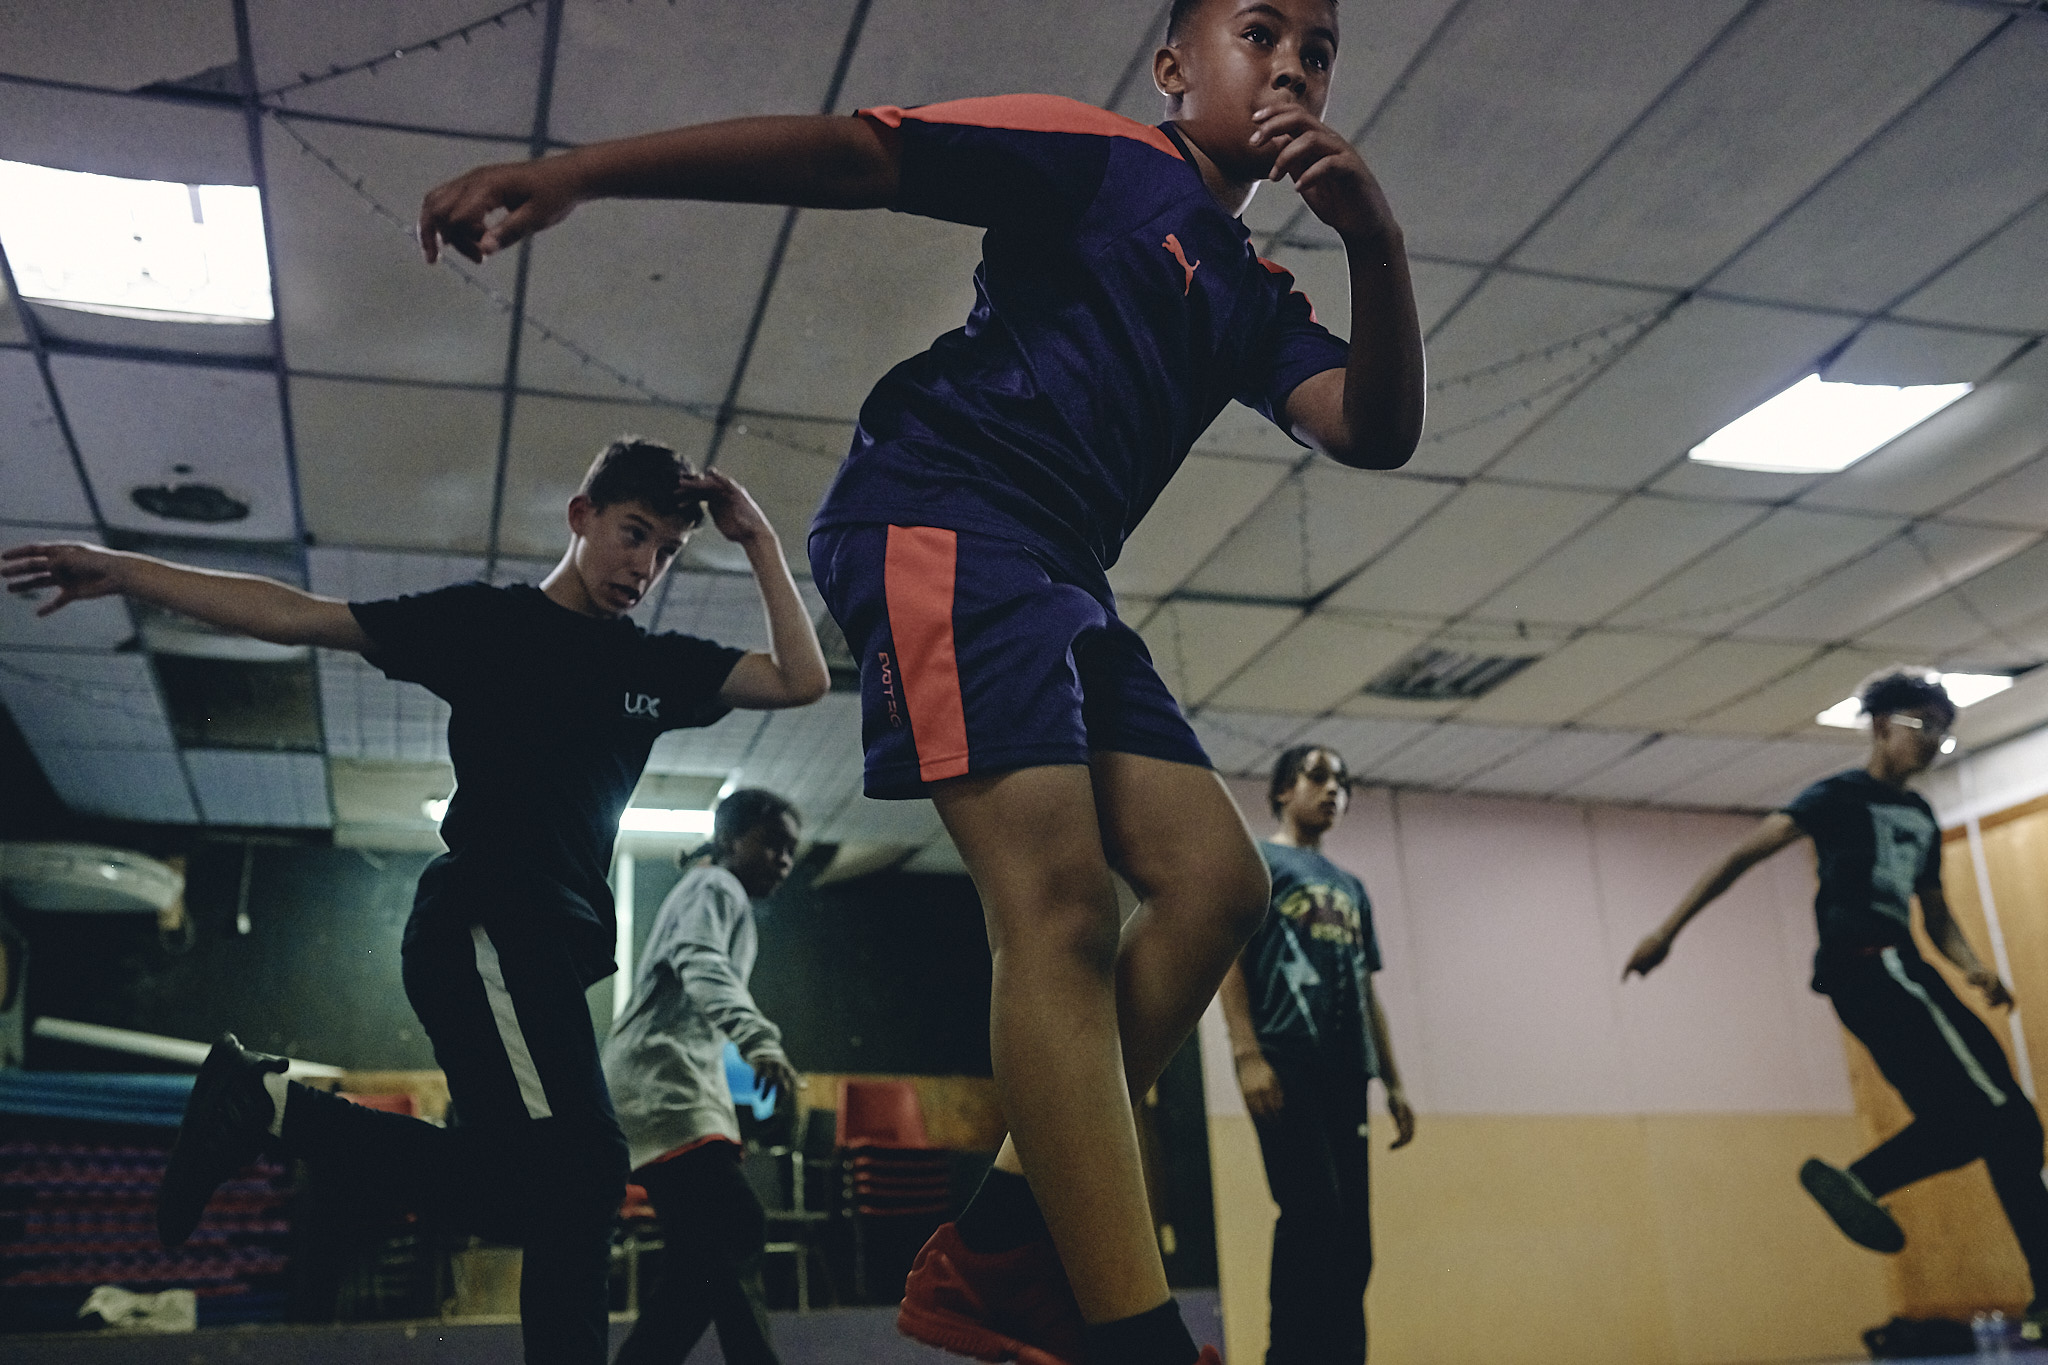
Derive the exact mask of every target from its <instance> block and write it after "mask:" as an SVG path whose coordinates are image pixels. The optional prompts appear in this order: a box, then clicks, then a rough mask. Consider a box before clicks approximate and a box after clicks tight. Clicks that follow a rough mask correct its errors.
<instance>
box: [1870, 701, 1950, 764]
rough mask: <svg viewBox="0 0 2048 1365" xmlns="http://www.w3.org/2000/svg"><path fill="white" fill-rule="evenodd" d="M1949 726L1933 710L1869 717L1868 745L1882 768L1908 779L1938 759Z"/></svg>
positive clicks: (1920, 707) (1923, 707)
mask: <svg viewBox="0 0 2048 1365" xmlns="http://www.w3.org/2000/svg"><path fill="white" fill-rule="evenodd" d="M1916 725H1917V726H1918V728H1917V729H1916V728H1914V727H1915V726H1916ZM1949 725H1950V721H1949V720H1948V718H1947V717H1945V716H1943V715H1942V714H1941V713H1940V712H1939V711H1937V710H1935V709H1934V708H1932V707H1926V706H1916V707H1913V708H1912V709H1911V710H1908V711H1899V712H1895V713H1892V714H1887V715H1877V716H1873V717H1871V720H1870V742H1871V744H1872V745H1873V746H1874V747H1875V748H1876V749H1877V751H1878V754H1879V756H1880V757H1881V758H1882V760H1883V761H1884V766H1885V767H1886V768H1888V769H1889V770H1890V771H1892V772H1894V773H1897V774H1898V775H1899V776H1900V777H1911V776H1913V775H1914V774H1915V773H1921V772H1925V771H1926V770H1927V767H1928V765H1929V764H1931V763H1933V762H1934V760H1935V759H1936V758H1937V757H1939V756H1940V754H1941V746H1942V743H1943V741H1945V740H1946V739H1947V738H1948V727H1949Z"/></svg>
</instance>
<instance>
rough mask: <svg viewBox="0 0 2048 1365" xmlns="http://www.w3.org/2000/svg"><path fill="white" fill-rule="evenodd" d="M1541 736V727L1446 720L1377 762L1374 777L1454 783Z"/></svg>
mask: <svg viewBox="0 0 2048 1365" xmlns="http://www.w3.org/2000/svg"><path fill="white" fill-rule="evenodd" d="M1543 736H1544V732H1543V731H1542V730H1529V729H1521V728H1514V727H1506V726H1497V725H1460V724H1458V723H1456V722H1446V723H1445V724H1442V725H1438V726H1436V727H1434V728H1433V729H1431V730H1430V731H1429V733H1428V734H1425V735H1423V736H1422V737H1421V738H1420V739H1418V740H1416V741H1415V742H1414V743H1413V744H1410V745H1408V746H1407V747H1406V748H1404V749H1402V750H1401V751H1400V752H1399V753H1396V754H1394V755H1392V756H1391V757H1389V758H1387V759H1386V760H1384V761H1382V762H1381V763H1379V764H1378V765H1376V766H1375V767H1374V769H1373V780H1374V781H1376V782H1385V783H1388V784H1390V785H1393V786H1396V787H1456V786H1459V785H1461V784H1462V783H1463V781H1464V779H1466V778H1467V777H1470V776H1471V775H1472V774H1474V773H1476V772H1479V771H1482V770H1483V769H1486V768H1490V767H1492V766H1493V765H1494V764H1496V763H1499V762H1501V761H1502V760H1503V759H1508V758H1512V757H1513V756H1514V755H1516V754H1518V753H1521V752H1522V751H1523V750H1525V749H1529V748H1532V747H1534V746H1535V744H1536V743H1537V742H1538V741H1540V740H1541V739H1542V738H1543Z"/></svg>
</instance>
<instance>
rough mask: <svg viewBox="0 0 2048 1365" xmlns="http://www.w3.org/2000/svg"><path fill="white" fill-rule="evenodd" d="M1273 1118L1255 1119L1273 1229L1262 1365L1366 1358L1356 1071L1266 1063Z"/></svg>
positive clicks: (1363, 1196) (1364, 1144)
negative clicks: (1274, 1209)
mask: <svg viewBox="0 0 2048 1365" xmlns="http://www.w3.org/2000/svg"><path fill="white" fill-rule="evenodd" d="M1267 1060H1268V1061H1269V1062H1270V1063H1271V1064H1272V1067H1273V1071H1274V1073H1275V1074H1276V1075H1278V1076H1279V1078H1280V1090H1281V1094H1282V1097H1283V1099H1282V1103H1281V1106H1280V1112H1279V1113H1277V1114H1273V1115H1270V1116H1268V1117H1263V1118H1260V1117H1255V1118H1254V1119H1253V1120H1252V1123H1253V1126H1254V1127H1255V1128H1256V1129H1257V1131H1258V1135H1259V1154H1260V1155H1261V1156H1262V1157H1263V1158H1264V1159H1265V1165H1266V1186H1267V1188H1268V1189H1269V1190H1271V1191H1272V1195H1273V1202H1274V1203H1276V1204H1278V1205H1279V1206H1280V1219H1279V1221H1278V1222H1276V1223H1275V1224H1274V1225H1273V1275H1272V1280H1271V1282H1270V1287H1269V1289H1268V1294H1269V1297H1270V1299H1271V1301H1272V1306H1273V1310H1272V1322H1271V1327H1270V1332H1269V1336H1268V1338H1267V1341H1268V1344H1267V1349H1266V1365H1296V1363H1297V1362H1311V1363H1312V1365H1342V1363H1343V1362H1355V1361H1363V1360H1364V1359H1365V1283H1366V1281H1367V1280H1368V1279H1370V1278H1371V1276H1372V1217H1371V1200H1370V1193H1371V1186H1370V1181H1369V1179H1368V1172H1367V1161H1366V1158H1367V1154H1368V1152H1369V1150H1370V1143H1369V1142H1368V1140H1367V1136H1366V1119H1367V1114H1366V1107H1365V1097H1366V1084H1367V1079H1368V1078H1367V1077H1366V1076H1365V1075H1364V1073H1363V1072H1362V1071H1360V1070H1359V1069H1358V1068H1357V1067H1356V1066H1353V1067H1350V1068H1333V1067H1327V1066H1323V1065H1319V1064H1317V1063H1315V1062H1300V1061H1288V1060H1283V1059H1279V1058H1273V1057H1270V1056H1269V1057H1268V1058H1267Z"/></svg>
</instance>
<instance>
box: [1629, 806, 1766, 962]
mask: <svg viewBox="0 0 2048 1365" xmlns="http://www.w3.org/2000/svg"><path fill="white" fill-rule="evenodd" d="M1801 834H1802V831H1801V830H1800V828H1799V824H1798V822H1797V821H1795V820H1794V819H1793V818H1792V817H1791V816H1789V815H1787V814H1785V812H1783V811H1774V812H1772V813H1771V814H1769V815H1766V816H1765V817H1764V818H1763V820H1762V821H1761V822H1760V823H1759V824H1758V825H1757V827H1756V828H1755V829H1754V830H1752V831H1750V834H1749V837H1748V838H1746V839H1744V840H1743V841H1742V842H1741V843H1739V844H1737V845H1736V846H1735V847H1734V848H1733V849H1732V850H1730V851H1729V853H1728V856H1727V857H1725V858H1723V859H1722V860H1721V861H1720V862H1718V863H1716V864H1715V865H1714V866H1713V867H1712V868H1710V869H1708V871H1707V874H1706V875H1705V876H1703V877H1701V878H1700V879H1699V881H1697V882H1695V883H1694V884H1693V888H1692V890H1690V891H1688V892H1686V893H1685V899H1684V900H1682V901H1680V902H1679V903H1678V908H1677V909H1676V910H1673V911H1672V912H1671V917H1670V918H1669V919H1667V920H1665V921H1664V922H1663V923H1662V924H1660V925H1658V926H1657V929H1656V932H1654V933H1652V934H1651V935H1650V936H1649V937H1647V938H1645V939H1644V940H1643V941H1642V942H1641V943H1639V944H1637V945H1636V950H1635V952H1634V953H1633V954H1631V955H1630V957H1629V960H1628V965H1627V966H1625V967H1623V968H1622V969H1621V979H1622V980H1623V981H1626V980H1628V978H1629V974H1630V973H1631V972H1633V973H1635V974H1636V975H1637V976H1648V975H1649V974H1650V973H1651V971H1653V970H1654V969H1655V968H1656V966H1657V964H1658V963H1660V962H1662V961H1663V960H1664V958H1665V956H1666V955H1667V954H1669V953H1670V951H1671V943H1672V940H1674V939H1676V938H1677V937H1678V931H1679V930H1680V929H1683V928H1684V927H1685V926H1686V924H1687V923H1688V922H1690V921H1691V919H1692V917H1693V916H1694V915H1697V914H1698V913H1699V912H1700V911H1702V910H1704V909H1706V908H1707V906H1708V905H1710V904H1712V903H1713V901H1714V900H1715V899H1716V898H1717V897H1718V896H1720V894H1721V893H1722V892H1724V891H1726V890H1727V889H1728V888H1729V887H1731V886H1733V885H1735V879H1736V878H1738V877H1740V876H1741V875H1742V874H1743V873H1745V872H1747V871H1749V869H1751V868H1752V867H1755V866H1756V865H1757V864H1758V863H1760V862H1762V861H1763V860H1764V859H1766V858H1768V857H1770V856H1771V855H1772V854H1773V853H1776V852H1777V851H1778V850H1779V849H1781V848H1783V847H1785V845H1787V844H1789V843H1791V842H1792V841H1793V840H1795V839H1798V838H1799V837H1801Z"/></svg>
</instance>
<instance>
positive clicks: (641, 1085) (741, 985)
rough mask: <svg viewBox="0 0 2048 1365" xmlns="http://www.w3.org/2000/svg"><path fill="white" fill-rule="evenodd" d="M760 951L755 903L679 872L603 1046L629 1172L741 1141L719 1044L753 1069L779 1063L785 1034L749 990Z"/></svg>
mask: <svg viewBox="0 0 2048 1365" xmlns="http://www.w3.org/2000/svg"><path fill="white" fill-rule="evenodd" d="M759 950H760V942H759V938H758V936H757V935H756V932H755V929H754V910H753V902H752V900H751V899H750V898H749V897H748V895H747V891H746V888H745V887H743V886H741V885H740V879H739V878H738V877H735V876H734V875H733V874H732V873H730V872H728V871H727V870H726V869H724V868H722V867H719V866H717V865H716V864H710V863H707V864H704V865H701V866H698V867H693V868H691V869H690V870H689V871H687V872H685V873H684V874H683V879H682V880H681V881H679V882H677V883H676V886H675V890H673V891H671V892H669V893H668V899H666V900H664V901H663V902H662V903H661V909H660V911H659V912H658V913H657V914H656V915H655V917H654V927H653V928H652V929H651V930H649V931H648V934H647V947H646V950H645V951H644V952H643V953H642V954H641V957H640V964H639V967H638V968H637V969H636V970H635V971H634V973H633V996H632V999H631V1001H630V1002H629V1003H628V1004H627V1006H626V1011H625V1013H624V1014H621V1015H620V1016H619V1018H618V1022H617V1023H615V1024H613V1025H612V1032H611V1036H610V1037H609V1038H608V1039H606V1040H605V1045H604V1075H605V1081H606V1083H607V1084H608V1085H609V1086H610V1087H611V1092H612V1104H613V1106H614V1107H615V1108H616V1109H617V1110H618V1114H619V1124H620V1126H621V1127H623V1128H624V1129H625V1131H626V1142H627V1145H628V1147H629V1149H630V1150H631V1153H632V1162H633V1167H634V1169H636V1170H637V1169H638V1168H640V1167H641V1166H644V1165H646V1164H647V1163H648V1162H650V1161H652V1160H653V1159H654V1158H656V1157H658V1156H662V1155H664V1154H666V1153H668V1152H672V1151H674V1150H676V1149H677V1148H678V1147H683V1146H687V1145H689V1144H690V1143H693V1142H698V1141H701V1140H702V1139H705V1138H710V1137H725V1138H730V1139H731V1140H732V1141H734V1142H738V1141H739V1140H740V1125H739V1115H738V1113H737V1111H736V1110H735V1109H734V1107H733V1101H732V1089H731V1087H730V1086H728V1085H727V1084H726V1081H725V1040H726V1039H728V1038H730V1039H731V1040H732V1042H733V1045H734V1046H735V1047H737V1048H738V1049H739V1051H740V1056H742V1057H744V1058H746V1059H747V1060H748V1061H750V1062H751V1061H754V1060H756V1059H758V1058H761V1057H764V1056H765V1057H772V1058H776V1059H778V1060H780V1059H781V1058H782V1030H781V1029H778V1028H777V1027H775V1025H773V1024H771V1023H769V1022H768V1020H767V1019H766V1018H764V1017H763V1016H762V1014H761V1011H760V1008H759V1007H758V1006H756V1005H755V1004H754V997H753V995H752V994H750V993H749V992H748V990H747V978H748V977H750V976H752V975H753V973H754V958H755V955H756V954H757V953H758V952H759Z"/></svg>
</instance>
